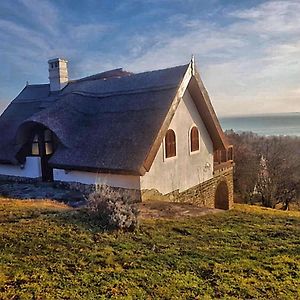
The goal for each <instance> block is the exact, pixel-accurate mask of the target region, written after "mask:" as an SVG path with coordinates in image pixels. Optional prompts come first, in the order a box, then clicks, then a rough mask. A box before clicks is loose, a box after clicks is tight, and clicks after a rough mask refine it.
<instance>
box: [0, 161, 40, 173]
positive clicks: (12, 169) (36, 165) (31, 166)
mask: <svg viewBox="0 0 300 300" xmlns="http://www.w3.org/2000/svg"><path fill="white" fill-rule="evenodd" d="M0 174H1V175H8V176H20V177H28V178H38V177H41V176H42V171H41V159H40V157H27V158H26V163H25V164H24V168H21V167H20V166H19V165H16V166H15V165H0Z"/></svg>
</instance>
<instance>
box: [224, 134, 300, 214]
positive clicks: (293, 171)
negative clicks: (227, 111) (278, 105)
mask: <svg viewBox="0 0 300 300" xmlns="http://www.w3.org/2000/svg"><path fill="white" fill-rule="evenodd" d="M226 135H227V137H228V139H229V141H230V143H231V144H233V145H234V153H235V156H234V160H235V164H236V166H235V172H234V184H235V192H236V193H237V195H238V196H239V197H240V198H242V200H243V201H244V202H246V203H252V202H255V201H260V202H261V203H262V205H263V206H266V207H271V208H275V207H278V206H280V207H281V208H282V209H288V208H289V205H290V203H292V202H296V201H299V204H300V200H299V199H300V138H299V137H291V136H258V135H256V134H254V133H252V132H243V133H240V134H237V133H235V132H234V131H232V130H230V131H226Z"/></svg>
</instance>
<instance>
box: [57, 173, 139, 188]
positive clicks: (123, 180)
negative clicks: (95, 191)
mask: <svg viewBox="0 0 300 300" xmlns="http://www.w3.org/2000/svg"><path fill="white" fill-rule="evenodd" d="M53 176H54V180H59V181H65V182H80V183H85V184H100V185H101V184H106V185H109V186H113V187H121V188H128V189H139V188H140V177H139V176H132V175H117V174H105V173H92V172H83V171H65V170H60V169H54V170H53Z"/></svg>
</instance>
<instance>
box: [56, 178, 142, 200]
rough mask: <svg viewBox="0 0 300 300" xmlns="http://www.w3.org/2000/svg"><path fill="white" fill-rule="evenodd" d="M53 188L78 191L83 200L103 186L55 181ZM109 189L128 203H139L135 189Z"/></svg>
mask: <svg viewBox="0 0 300 300" xmlns="http://www.w3.org/2000/svg"><path fill="white" fill-rule="evenodd" d="M53 184H54V186H56V187H59V188H65V189H69V190H73V191H79V192H81V193H82V194H83V195H84V197H85V198H88V196H89V195H90V194H91V193H93V192H96V191H97V190H102V188H103V187H105V185H100V186H99V185H97V184H84V183H80V182H64V181H55V182H53ZM107 187H109V189H111V190H113V191H117V192H119V193H121V194H123V195H124V198H125V199H126V201H128V202H141V201H142V200H141V191H140V190H137V189H125V188H121V187H112V186H108V185H107Z"/></svg>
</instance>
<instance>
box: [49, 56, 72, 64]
mask: <svg viewBox="0 0 300 300" xmlns="http://www.w3.org/2000/svg"><path fill="white" fill-rule="evenodd" d="M58 61H63V62H66V63H67V62H68V61H67V60H66V59H64V58H59V57H57V58H52V59H49V60H48V63H49V64H51V63H53V62H58Z"/></svg>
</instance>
